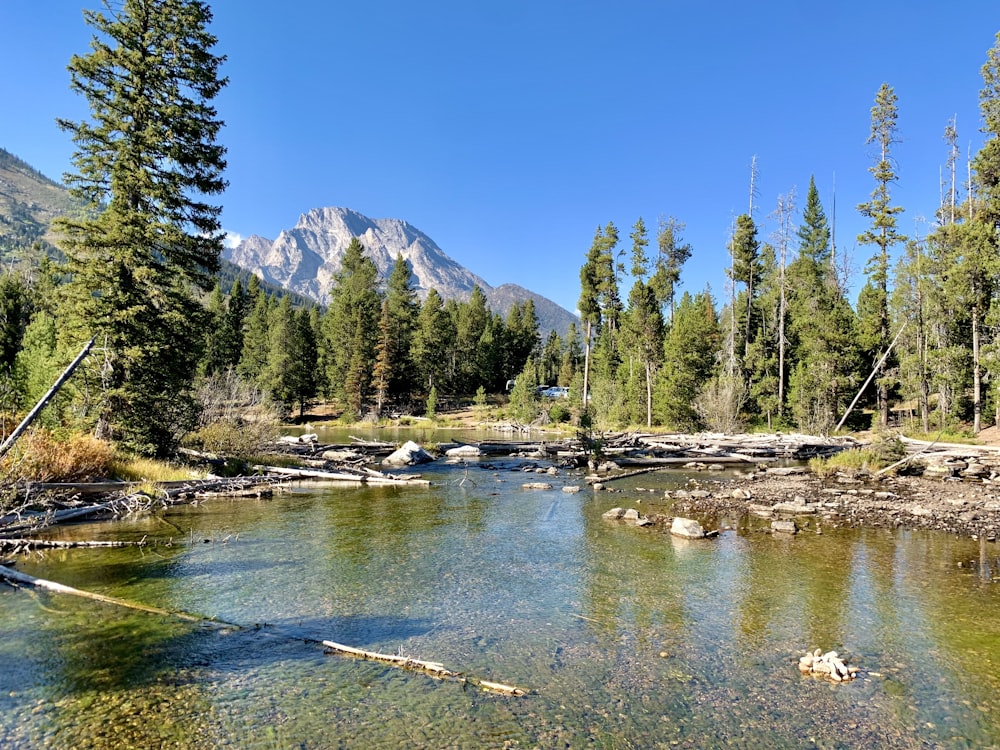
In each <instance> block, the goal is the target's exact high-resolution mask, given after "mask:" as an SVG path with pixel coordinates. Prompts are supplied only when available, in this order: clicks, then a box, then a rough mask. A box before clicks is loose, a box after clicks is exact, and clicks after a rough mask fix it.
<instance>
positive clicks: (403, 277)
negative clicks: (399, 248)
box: [385, 255, 420, 399]
mask: <svg viewBox="0 0 1000 750" xmlns="http://www.w3.org/2000/svg"><path fill="white" fill-rule="evenodd" d="M411 277H412V271H411V269H410V264H409V262H408V261H407V260H405V259H404V258H403V256H402V255H397V256H396V262H395V263H394V264H393V266H392V271H391V272H390V273H389V281H388V283H387V284H386V292H385V301H386V304H387V305H388V310H387V313H388V315H389V321H388V323H389V331H390V334H389V335H390V340H389V343H388V347H389V350H390V351H389V354H388V355H387V356H388V358H389V360H390V361H391V362H392V363H393V365H392V370H391V373H390V376H389V383H388V390H387V392H386V395H387V396H388V397H390V398H394V399H401V398H404V397H406V396H407V395H409V393H410V391H411V390H412V389H413V387H414V386H415V385H416V378H415V374H414V367H413V358H412V356H411V349H412V346H413V332H414V330H415V329H416V326H417V315H418V314H419V313H420V302H419V300H418V299H417V292H416V290H414V288H413V285H412V283H411V281H410V279H411Z"/></svg>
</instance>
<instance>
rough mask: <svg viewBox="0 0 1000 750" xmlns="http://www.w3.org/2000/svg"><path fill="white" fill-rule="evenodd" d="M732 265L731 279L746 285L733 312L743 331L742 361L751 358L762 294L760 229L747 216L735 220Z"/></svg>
mask: <svg viewBox="0 0 1000 750" xmlns="http://www.w3.org/2000/svg"><path fill="white" fill-rule="evenodd" d="M730 250H731V252H732V258H733V265H732V269H731V270H730V276H731V277H732V280H733V281H734V282H735V283H739V284H743V287H744V289H743V293H742V294H741V295H740V297H739V298H738V299H737V304H736V307H735V308H734V310H733V314H734V315H735V320H736V324H737V327H738V328H742V331H741V334H742V335H741V338H742V340H743V359H744V360H746V359H747V358H748V357H749V355H750V346H751V344H752V343H753V341H754V337H755V334H756V327H755V324H754V323H755V321H754V301H755V300H756V298H757V295H758V293H759V289H758V285H759V284H760V278H761V276H762V275H763V266H762V264H761V257H760V243H759V242H758V241H757V225H756V224H755V223H754V220H753V219H752V218H751V217H750V216H749V215H748V214H741V215H740V216H737V217H736V231H735V232H734V233H733V239H732V241H731V243H730Z"/></svg>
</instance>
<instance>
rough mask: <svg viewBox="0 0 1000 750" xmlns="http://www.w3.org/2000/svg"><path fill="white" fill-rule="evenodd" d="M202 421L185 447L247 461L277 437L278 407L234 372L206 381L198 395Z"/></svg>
mask: <svg viewBox="0 0 1000 750" xmlns="http://www.w3.org/2000/svg"><path fill="white" fill-rule="evenodd" d="M198 404H199V405H200V406H201V419H200V420H199V423H198V428H197V429H196V430H195V431H194V432H192V433H190V434H189V435H188V436H187V437H186V439H185V441H184V442H185V443H186V444H187V445H189V446H191V447H193V448H197V449H199V450H203V451H206V452H208V453H218V454H221V455H226V456H236V457H244V456H249V455H252V454H254V453H259V452H260V451H261V450H262V449H263V448H264V447H265V446H266V445H267V444H268V443H270V442H272V441H273V440H274V439H275V438H276V437H277V435H278V424H279V422H280V414H279V411H278V407H277V406H276V405H275V404H274V403H272V402H271V401H269V400H268V399H267V398H265V396H264V394H263V393H262V392H261V390H260V389H259V388H256V387H254V386H253V385H251V384H249V383H246V382H244V381H243V380H241V379H240V378H239V377H238V376H237V375H236V374H235V373H234V372H233V371H232V370H226V371H225V372H223V373H218V374H217V375H214V376H212V377H210V378H206V379H205V380H204V381H203V382H202V384H201V387H200V388H199V391H198Z"/></svg>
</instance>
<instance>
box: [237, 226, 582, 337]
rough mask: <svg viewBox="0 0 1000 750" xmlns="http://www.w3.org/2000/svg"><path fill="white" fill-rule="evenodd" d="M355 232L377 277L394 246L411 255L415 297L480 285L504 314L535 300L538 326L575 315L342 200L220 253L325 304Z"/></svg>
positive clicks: (561, 324)
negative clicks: (270, 235) (487, 276)
mask: <svg viewBox="0 0 1000 750" xmlns="http://www.w3.org/2000/svg"><path fill="white" fill-rule="evenodd" d="M353 237H357V238H358V239H359V240H360V241H361V244H362V245H364V247H365V250H366V251H367V253H368V256H369V257H370V258H371V259H372V260H373V261H374V262H375V265H376V266H377V267H378V270H379V273H380V274H381V276H382V277H383V278H387V277H388V275H389V272H390V271H391V270H392V265H393V263H395V260H396V256H397V254H401V255H402V256H403V258H404V259H406V260H407V261H409V263H410V267H411V270H412V276H411V283H412V284H413V285H414V287H415V288H416V290H417V292H418V294H419V295H420V296H421V297H424V296H426V294H427V292H428V291H430V290H431V289H436V290H437V292H438V294H440V295H441V296H442V297H444V298H445V299H452V298H455V299H467V298H468V296H469V294H470V293H471V292H472V289H473V287H474V286H478V287H479V288H480V289H482V290H483V293H484V294H485V295H486V299H487V301H488V302H489V305H490V308H491V309H492V310H493V311H494V312H498V313H500V314H501V315H504V316H506V315H507V313H508V311H509V310H510V308H511V307H512V306H513V304H514V303H515V302H524V301H526V300H528V299H531V300H533V301H534V304H535V311H536V313H537V315H538V320H539V326H540V328H541V329H542V331H543V332H546V331H549V330H555V331H558V332H559V333H560V334H561V333H564V332H565V331H566V329H567V328H569V325H570V323H572V322H574V321H575V320H576V318H575V316H573V315H572V314H571V313H570V312H568V311H567V310H565V309H563V308H562V307H560V306H559V305H557V304H556V303H555V302H552V301H551V300H549V299H546V298H545V297H542V296H541V295H539V294H535V293H534V292H531V291H529V290H527V289H524V288H523V287H520V286H517V285H515V284H504V285H503V286H500V287H493V286H491V285H490V284H488V283H487V282H486V281H484V280H483V279H482V278H480V277H479V276H477V275H476V274H474V273H473V272H472V271H469V270H468V269H466V268H464V267H463V266H461V265H459V264H458V263H457V262H455V261H454V260H453V259H452V258H450V257H448V255H446V254H445V252H444V251H443V250H442V249H441V248H440V247H438V245H437V243H435V242H434V240H432V239H431V238H430V237H428V236H427V235H426V234H424V233H423V232H421V231H420V230H419V229H417V228H416V227H414V226H412V225H411V224H408V223H407V222H405V221H402V220H400V219H371V218H368V217H367V216H364V215H362V214H360V213H358V212H357V211H352V210H351V209H348V208H316V209H313V210H311V211H309V212H307V213H305V214H302V216H301V217H299V221H298V223H297V224H296V225H295V226H294V227H292V228H290V229H285V230H282V232H281V233H280V234H279V235H278V237H277V238H276V239H274V240H269V239H266V238H264V237H260V236H257V235H254V236H251V237H248V238H246V239H245V240H243V241H242V242H241V243H240V244H239V245H238V246H236V247H235V248H232V249H230V250H227V251H226V253H225V254H224V257H226V258H227V259H228V260H231V261H232V262H233V263H235V264H236V265H238V266H242V267H244V268H247V269H249V270H251V271H253V272H254V273H256V274H257V275H258V276H260V277H261V278H263V279H265V280H268V281H271V282H273V283H276V284H280V285H282V286H284V287H287V288H289V289H292V290H294V291H296V292H298V293H299V294H303V295H305V296H308V297H311V298H313V299H315V300H318V301H319V302H321V303H323V304H327V303H328V302H329V298H330V289H331V288H332V286H333V280H334V276H335V274H336V273H337V271H338V270H339V269H340V264H341V262H342V260H343V257H344V251H345V250H346V249H347V246H348V244H350V241H351V239H352V238H353Z"/></svg>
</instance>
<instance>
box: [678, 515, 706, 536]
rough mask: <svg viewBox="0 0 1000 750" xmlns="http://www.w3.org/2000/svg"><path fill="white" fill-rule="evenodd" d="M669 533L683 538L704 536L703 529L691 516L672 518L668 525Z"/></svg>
mask: <svg viewBox="0 0 1000 750" xmlns="http://www.w3.org/2000/svg"><path fill="white" fill-rule="evenodd" d="M670 533H671V534H673V535H674V536H679V537H683V538H684V539H703V538H704V537H705V529H703V528H702V527H701V524H700V523H698V522H697V521H695V520H693V519H691V518H680V517H677V518H674V522H673V524H671V526H670Z"/></svg>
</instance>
